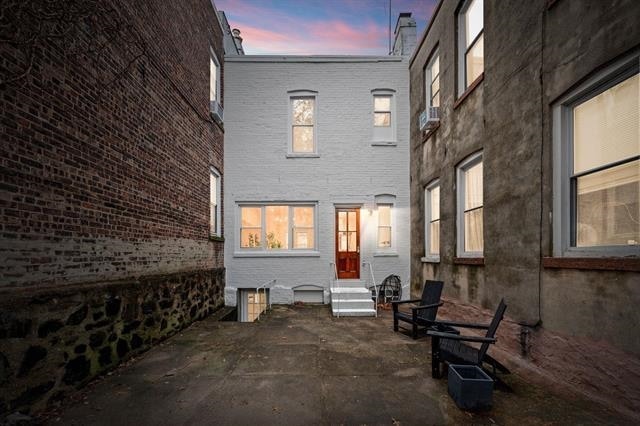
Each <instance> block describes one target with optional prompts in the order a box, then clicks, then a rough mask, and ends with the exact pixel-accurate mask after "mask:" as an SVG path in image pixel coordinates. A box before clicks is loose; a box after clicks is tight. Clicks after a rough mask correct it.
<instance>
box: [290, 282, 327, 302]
mask: <svg viewBox="0 0 640 426" xmlns="http://www.w3.org/2000/svg"><path fill="white" fill-rule="evenodd" d="M293 302H294V303H296V302H301V303H308V304H323V303H324V288H323V287H319V286H315V285H301V286H298V287H294V288H293Z"/></svg>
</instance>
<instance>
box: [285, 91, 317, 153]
mask: <svg viewBox="0 0 640 426" xmlns="http://www.w3.org/2000/svg"><path fill="white" fill-rule="evenodd" d="M296 92H297V94H296V95H295V96H290V98H289V120H290V125H291V130H290V134H289V139H290V144H289V152H290V153H291V154H302V155H304V154H314V153H316V152H317V149H316V131H315V130H316V96H315V92H307V91H305V92H298V91H296Z"/></svg>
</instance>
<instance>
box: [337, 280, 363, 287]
mask: <svg viewBox="0 0 640 426" xmlns="http://www.w3.org/2000/svg"><path fill="white" fill-rule="evenodd" d="M333 286H334V288H365V282H364V281H363V280H338V281H337V282H336V283H334V284H333Z"/></svg>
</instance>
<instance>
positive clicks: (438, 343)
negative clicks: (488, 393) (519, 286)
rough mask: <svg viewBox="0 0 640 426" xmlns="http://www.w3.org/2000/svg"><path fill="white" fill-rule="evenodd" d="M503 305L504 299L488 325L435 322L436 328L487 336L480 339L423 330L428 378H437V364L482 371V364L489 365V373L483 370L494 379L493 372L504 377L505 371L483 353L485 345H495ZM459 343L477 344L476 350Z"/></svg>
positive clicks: (506, 371)
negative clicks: (426, 339)
mask: <svg viewBox="0 0 640 426" xmlns="http://www.w3.org/2000/svg"><path fill="white" fill-rule="evenodd" d="M506 309H507V305H506V303H505V302H504V299H502V300H501V301H500V304H499V305H498V308H497V309H496V312H495V314H494V316H493V319H492V320H491V323H489V324H469V323H460V322H452V321H436V323H437V324H438V325H442V326H449V327H461V328H475V329H486V330H487V333H486V334H485V336H484V337H481V336H463V335H458V334H453V333H447V332H442V331H438V330H427V335H429V336H431V376H432V377H433V378H436V379H437V378H440V364H441V363H450V364H466V365H477V366H478V367H480V368H483V364H485V363H486V364H489V365H490V366H491V367H493V371H487V372H488V373H489V374H490V375H492V376H493V377H496V369H497V370H500V371H501V372H502V373H505V374H508V373H509V370H508V369H507V368H506V367H505V366H504V365H502V364H501V363H499V362H498V361H496V360H495V359H493V358H492V357H491V356H490V355H488V354H487V350H488V349H489V345H490V344H492V343H495V342H496V338H495V335H496V331H497V330H498V326H499V325H500V321H502V318H503V317H504V312H505V310H506ZM463 342H476V343H481V346H480V348H479V349H478V348H474V347H472V346H469V345H466V344H465V343H463ZM485 370H486V369H485Z"/></svg>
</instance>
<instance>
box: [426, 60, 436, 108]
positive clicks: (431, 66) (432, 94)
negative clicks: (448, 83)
mask: <svg viewBox="0 0 640 426" xmlns="http://www.w3.org/2000/svg"><path fill="white" fill-rule="evenodd" d="M424 79H425V83H424V87H425V90H426V93H425V104H426V106H427V107H439V106H440V54H439V53H438V52H437V51H436V52H435V53H434V54H433V55H432V57H431V59H430V60H429V62H428V63H427V67H426V68H425V72H424Z"/></svg>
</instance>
